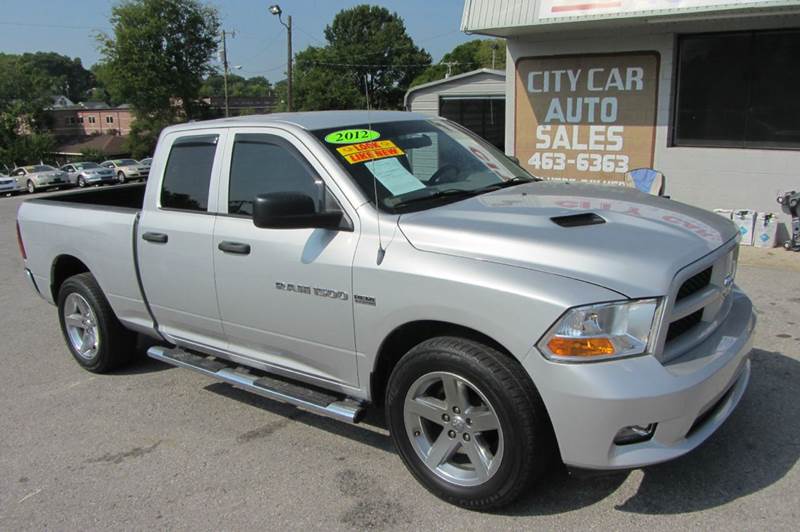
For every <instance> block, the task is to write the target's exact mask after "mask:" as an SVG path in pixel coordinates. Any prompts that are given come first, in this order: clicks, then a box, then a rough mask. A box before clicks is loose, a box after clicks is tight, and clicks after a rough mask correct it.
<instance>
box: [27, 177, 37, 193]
mask: <svg viewBox="0 0 800 532" xmlns="http://www.w3.org/2000/svg"><path fill="white" fill-rule="evenodd" d="M26 188H27V189H28V194H34V193H35V192H36V184H35V183H34V182H33V181H32V180H30V179H28V184H27V186H26Z"/></svg>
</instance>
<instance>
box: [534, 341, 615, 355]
mask: <svg viewBox="0 0 800 532" xmlns="http://www.w3.org/2000/svg"><path fill="white" fill-rule="evenodd" d="M547 347H548V348H549V349H550V352H552V353H553V354H554V355H558V356H562V357H591V356H607V355H613V354H614V344H612V343H611V340H609V339H608V338H565V337H563V336H554V337H553V338H551V339H550V341H549V342H547Z"/></svg>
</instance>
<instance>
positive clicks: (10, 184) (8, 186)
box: [0, 174, 20, 194]
mask: <svg viewBox="0 0 800 532" xmlns="http://www.w3.org/2000/svg"><path fill="white" fill-rule="evenodd" d="M19 190H20V188H19V185H18V184H17V180H16V179H14V178H13V177H11V176H7V175H6V174H0V194H16V193H17V192H19Z"/></svg>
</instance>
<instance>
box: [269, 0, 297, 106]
mask: <svg viewBox="0 0 800 532" xmlns="http://www.w3.org/2000/svg"><path fill="white" fill-rule="evenodd" d="M269 12H270V13H272V14H273V15H275V16H277V17H278V21H279V22H280V23H281V24H283V26H284V27H285V28H286V33H287V38H286V52H287V57H286V110H287V111H291V110H292V16H291V15H289V16H288V17H286V22H284V21H283V18H281V15H282V14H283V10H281V6H279V5H277V4H276V5H273V6H269Z"/></svg>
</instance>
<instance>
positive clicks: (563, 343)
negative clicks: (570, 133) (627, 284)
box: [538, 299, 660, 362]
mask: <svg viewBox="0 0 800 532" xmlns="http://www.w3.org/2000/svg"><path fill="white" fill-rule="evenodd" d="M659 303H660V300H659V299H638V300H633V301H618V302H614V303H601V304H599V305H587V306H585V307H575V308H572V309H570V310H568V311H567V312H565V313H564V315H563V316H561V318H559V320H558V321H557V322H556V323H555V325H553V326H552V327H551V328H550V330H549V331H548V332H547V334H545V335H544V337H543V338H542V339H541V340H540V341H539V344H538V347H539V349H540V350H541V351H542V353H544V355H545V356H546V357H547V358H549V359H551V360H555V361H567V362H593V361H596V360H608V359H610V358H618V357H626V356H632V355H641V354H644V353H646V352H647V351H648V344H649V342H650V340H651V337H652V331H653V329H654V325H655V323H656V316H657V315H658V314H659V310H660V305H659Z"/></svg>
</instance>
